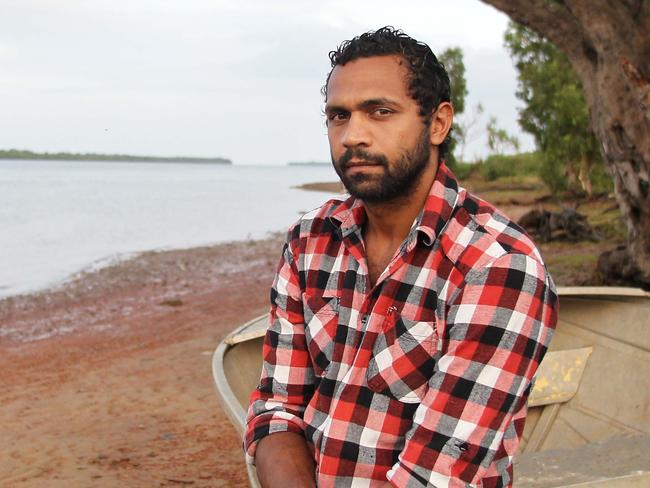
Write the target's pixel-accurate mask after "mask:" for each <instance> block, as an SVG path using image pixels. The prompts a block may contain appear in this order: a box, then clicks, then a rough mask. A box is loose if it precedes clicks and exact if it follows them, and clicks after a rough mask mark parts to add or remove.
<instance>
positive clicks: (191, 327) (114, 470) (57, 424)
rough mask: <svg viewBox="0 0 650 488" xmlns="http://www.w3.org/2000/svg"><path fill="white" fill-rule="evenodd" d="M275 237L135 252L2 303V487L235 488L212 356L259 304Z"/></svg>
mask: <svg viewBox="0 0 650 488" xmlns="http://www.w3.org/2000/svg"><path fill="white" fill-rule="evenodd" d="M281 240H282V238H281V237H280V236H274V237H271V238H268V239H266V240H261V241H253V242H238V243H231V244H223V245H217V246H213V247H203V248H195V249H190V250H176V251H166V252H150V253H145V254H143V255H141V256H139V257H137V258H135V259H131V260H128V261H125V262H122V263H120V264H117V265H114V266H111V267H109V268H105V269H103V270H100V271H98V272H94V273H90V274H87V275H83V276H80V277H78V278H77V279H75V280H74V281H72V282H70V283H68V284H66V285H64V286H62V287H59V288H57V289H53V290H49V291H46V292H42V293H39V294H36V295H31V296H20V297H14V298H10V299H5V300H2V301H0V331H1V333H0V371H1V372H2V373H1V375H0V384H1V386H2V390H1V392H0V439H2V441H1V447H0V486H2V487H7V488H10V487H116V486H120V487H153V486H192V487H220V486H233V487H237V486H242V487H243V486H246V474H245V469H244V462H243V454H242V451H241V448H240V439H239V438H238V436H237V435H236V433H235V431H234V429H233V428H232V427H231V426H230V423H229V422H228V419H227V418H226V416H225V414H224V413H223V411H222V410H221V407H220V406H219V402H218V400H217V396H216V394H215V392H214V388H213V384H212V377H211V370H210V361H211V355H212V352H213V350H214V348H215V347H216V345H217V344H218V342H219V341H220V340H221V338H222V337H223V336H224V335H225V334H226V333H227V332H229V331H230V330H231V329H233V328H234V327H235V326H236V325H239V324H241V323H242V322H244V321H245V320H248V319H250V318H252V317H254V316H256V315H259V314H262V313H264V312H266V310H267V308H268V289H269V286H270V283H271V280H272V278H273V272H274V269H275V266H276V262H277V259H278V257H279V252H280V249H281Z"/></svg>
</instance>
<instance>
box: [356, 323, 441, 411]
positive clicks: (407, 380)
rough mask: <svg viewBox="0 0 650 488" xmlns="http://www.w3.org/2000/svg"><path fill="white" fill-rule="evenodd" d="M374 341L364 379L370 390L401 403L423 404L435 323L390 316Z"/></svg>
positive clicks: (430, 371) (434, 343) (431, 363)
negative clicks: (421, 402)
mask: <svg viewBox="0 0 650 488" xmlns="http://www.w3.org/2000/svg"><path fill="white" fill-rule="evenodd" d="M391 315H392V316H394V317H389V318H388V319H387V320H386V323H385V324H384V327H383V331H382V333H380V334H379V335H378V336H377V339H376V340H375V343H374V346H373V350H372V356H371V358H370V361H369V362H368V371H367V373H366V379H367V382H368V386H369V387H370V389H371V390H373V391H375V392H377V393H382V394H384V395H388V396H390V397H393V398H395V399H397V400H399V401H401V402H404V403H417V402H420V401H421V400H422V398H423V397H424V394H425V393H426V390H427V384H428V381H429V379H430V378H431V376H432V375H433V371H434V367H435V352H436V347H437V340H438V335H437V333H436V328H435V323H434V322H418V321H413V320H408V319H406V318H403V317H399V316H397V314H395V313H393V314H391ZM391 319H392V320H391Z"/></svg>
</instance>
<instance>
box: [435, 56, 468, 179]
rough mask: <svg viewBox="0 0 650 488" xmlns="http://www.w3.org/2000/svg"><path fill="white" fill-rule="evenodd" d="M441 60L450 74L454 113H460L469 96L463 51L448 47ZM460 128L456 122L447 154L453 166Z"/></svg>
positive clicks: (450, 164)
mask: <svg viewBox="0 0 650 488" xmlns="http://www.w3.org/2000/svg"><path fill="white" fill-rule="evenodd" d="M438 61H440V62H441V63H442V64H443V65H444V67H445V69H446V70H447V74H448V75H449V83H450V85H451V104H452V105H453V106H454V113H455V114H456V115H459V114H461V113H463V111H464V110H465V97H466V96H467V82H466V80H465V63H464V62H463V51H462V49H461V48H459V47H448V48H447V49H445V50H444V51H443V52H442V53H440V55H439V56H438ZM459 131H460V129H459V127H458V125H457V124H456V122H454V125H453V126H452V128H451V136H450V137H451V143H450V146H449V153H448V154H447V156H446V160H447V164H448V165H449V166H450V167H451V168H456V164H457V161H456V158H455V155H454V149H455V148H456V144H457V142H458V139H457V137H458V136H457V134H458V133H459Z"/></svg>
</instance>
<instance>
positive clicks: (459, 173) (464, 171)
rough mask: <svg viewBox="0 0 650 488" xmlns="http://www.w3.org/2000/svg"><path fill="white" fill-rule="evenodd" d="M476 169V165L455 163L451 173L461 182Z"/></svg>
mask: <svg viewBox="0 0 650 488" xmlns="http://www.w3.org/2000/svg"><path fill="white" fill-rule="evenodd" d="M476 167H477V165H476V164H472V163H463V162H460V161H456V165H455V166H454V168H453V172H454V174H455V175H456V177H457V178H458V179H459V180H461V181H463V180H466V179H468V178H469V177H470V175H471V174H472V172H473V171H474V170H475V169H476Z"/></svg>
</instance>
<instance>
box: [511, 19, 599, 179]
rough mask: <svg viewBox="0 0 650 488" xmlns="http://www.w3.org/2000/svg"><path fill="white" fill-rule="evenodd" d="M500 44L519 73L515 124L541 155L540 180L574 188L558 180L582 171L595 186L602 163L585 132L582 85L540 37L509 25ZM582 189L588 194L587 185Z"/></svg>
mask: <svg viewBox="0 0 650 488" xmlns="http://www.w3.org/2000/svg"><path fill="white" fill-rule="evenodd" d="M505 44H506V47H507V49H508V50H509V51H510V54H511V55H512V57H513V59H514V61H515V66H516V68H517V71H518V72H519V75H518V78H519V86H518V89H517V93H516V95H517V97H518V98H519V99H521V100H522V101H523V102H524V103H525V107H524V108H523V109H522V110H521V111H520V112H519V123H520V125H521V127H522V129H523V130H524V131H526V132H528V133H530V134H531V135H532V136H533V137H534V138H535V141H536V143H537V147H538V149H539V150H540V151H541V153H542V154H543V171H542V172H541V174H540V176H541V177H542V179H543V180H544V181H545V183H546V184H547V185H548V186H549V188H550V189H551V190H552V191H553V192H559V191H563V190H567V189H571V190H578V189H579V186H578V179H577V178H574V179H573V180H572V179H571V178H568V179H567V176H564V180H565V181H562V179H563V175H566V174H568V175H577V174H578V173H581V172H582V173H584V174H585V175H587V174H588V175H589V179H590V180H591V183H594V181H593V178H594V175H595V174H596V173H597V171H596V169H595V168H597V167H602V166H603V162H602V159H601V157H600V152H599V149H598V144H597V141H596V139H595V137H594V135H593V132H592V131H591V129H590V127H589V112H588V108H587V104H586V102H585V99H584V95H583V91H582V85H581V84H580V81H579V80H578V77H577V76H576V74H575V72H574V71H573V69H572V67H571V65H570V63H569V61H568V59H567V58H566V56H565V55H564V54H563V53H561V52H560V51H559V50H558V49H557V48H556V47H555V46H554V45H553V44H551V43H550V42H548V41H546V40H545V39H544V38H542V37H540V36H539V35H537V34H536V33H534V32H533V31H531V30H529V29H527V28H525V27H523V26H521V25H518V24H515V23H512V22H511V23H510V25H509V26H508V29H507V31H506V34H505ZM584 179H586V177H585V178H584ZM582 186H583V189H584V190H586V191H587V192H589V188H590V186H589V185H587V186H586V187H585V185H584V184H583V185H582ZM572 187H574V188H572Z"/></svg>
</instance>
